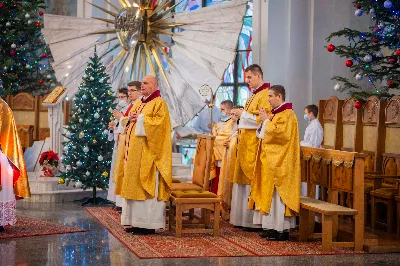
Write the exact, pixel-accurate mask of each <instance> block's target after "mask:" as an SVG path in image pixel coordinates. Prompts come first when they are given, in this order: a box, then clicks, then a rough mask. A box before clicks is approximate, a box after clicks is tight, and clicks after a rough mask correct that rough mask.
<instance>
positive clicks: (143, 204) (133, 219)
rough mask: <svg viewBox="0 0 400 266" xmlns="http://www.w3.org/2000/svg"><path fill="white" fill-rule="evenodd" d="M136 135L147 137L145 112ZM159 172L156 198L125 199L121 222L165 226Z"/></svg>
mask: <svg viewBox="0 0 400 266" xmlns="http://www.w3.org/2000/svg"><path fill="white" fill-rule="evenodd" d="M135 136H137V137H141V136H142V137H145V136H146V131H145V128H144V114H140V115H139V116H138V117H137V121H136V128H135ZM158 179H159V172H158V170H157V177H156V186H155V188H154V189H155V191H154V195H155V196H154V198H152V199H148V200H129V199H125V200H124V202H123V205H122V214H121V224H122V225H130V226H133V227H138V228H146V229H158V228H165V209H166V203H165V202H164V201H159V200H157V197H158V184H159V180H158Z"/></svg>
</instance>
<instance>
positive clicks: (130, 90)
mask: <svg viewBox="0 0 400 266" xmlns="http://www.w3.org/2000/svg"><path fill="white" fill-rule="evenodd" d="M137 91H139V90H128V92H137Z"/></svg>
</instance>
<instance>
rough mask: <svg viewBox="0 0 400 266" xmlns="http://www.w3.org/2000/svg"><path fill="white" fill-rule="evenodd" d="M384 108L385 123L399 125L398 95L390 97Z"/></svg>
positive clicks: (399, 103) (399, 108)
mask: <svg viewBox="0 0 400 266" xmlns="http://www.w3.org/2000/svg"><path fill="white" fill-rule="evenodd" d="M385 109H386V110H385V113H386V116H385V124H386V125H387V126H397V127H400V96H394V97H393V98H391V99H390V100H389V102H388V104H387V106H386V108H385Z"/></svg>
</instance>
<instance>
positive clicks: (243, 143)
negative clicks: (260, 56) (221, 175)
mask: <svg viewBox="0 0 400 266" xmlns="http://www.w3.org/2000/svg"><path fill="white" fill-rule="evenodd" d="M245 73H246V81H247V83H248V84H249V86H250V88H251V89H252V94H251V95H250V97H249V99H247V101H246V105H245V107H244V110H243V109H238V110H237V111H236V115H237V116H238V117H239V118H240V121H239V126H238V128H239V134H238V146H237V158H236V163H235V170H234V175H233V188H232V202H231V204H232V206H231V215H230V223H231V224H233V225H234V226H238V227H245V228H252V227H260V226H259V225H253V211H252V210H249V209H248V207H247V205H248V204H247V202H248V197H249V193H250V184H251V179H252V177H253V172H254V163H255V159H256V153H257V147H258V143H259V139H258V138H257V136H256V129H257V128H258V125H259V124H260V118H259V109H260V108H261V107H263V108H264V109H265V110H266V111H267V112H269V111H270V109H271V108H270V105H269V102H268V87H269V83H264V81H263V72H262V69H261V68H260V66H258V65H251V66H249V67H247V68H246V70H245Z"/></svg>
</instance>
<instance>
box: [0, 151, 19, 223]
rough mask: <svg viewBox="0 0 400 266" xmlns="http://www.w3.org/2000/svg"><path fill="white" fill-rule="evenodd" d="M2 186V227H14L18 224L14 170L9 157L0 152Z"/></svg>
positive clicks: (0, 195) (0, 218)
mask: <svg viewBox="0 0 400 266" xmlns="http://www.w3.org/2000/svg"><path fill="white" fill-rule="evenodd" d="M0 164H1V172H0V174H1V185H2V187H3V189H2V190H1V191H0V226H5V225H14V224H15V223H16V222H17V212H16V200H15V195H14V184H13V174H14V173H13V168H12V166H11V164H10V161H9V160H8V158H7V156H6V155H5V154H4V153H3V152H1V151H0Z"/></svg>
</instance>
